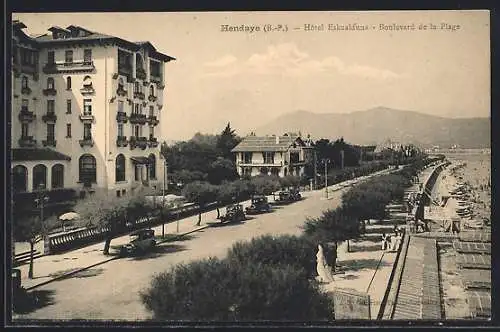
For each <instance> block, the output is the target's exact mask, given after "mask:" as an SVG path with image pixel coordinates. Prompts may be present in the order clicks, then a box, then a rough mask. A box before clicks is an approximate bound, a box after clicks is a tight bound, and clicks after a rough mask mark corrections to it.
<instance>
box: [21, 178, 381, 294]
mask: <svg viewBox="0 0 500 332" xmlns="http://www.w3.org/2000/svg"><path fill="white" fill-rule="evenodd" d="M390 171H391V170H383V171H380V172H377V173H373V174H372V175H371V176H365V177H360V178H358V179H356V180H349V181H345V182H343V183H339V184H335V185H332V186H328V192H329V193H333V192H334V191H337V190H340V189H342V188H345V187H348V186H351V185H353V184H355V183H357V182H358V181H363V180H365V179H368V178H369V177H372V176H376V175H380V174H384V173H389V172H390ZM320 195H324V188H323V189H318V190H313V191H306V192H303V196H304V197H314V196H320ZM268 199H269V201H270V202H273V201H274V199H273V196H272V195H270V196H268ZM241 204H242V205H243V208H245V207H247V206H250V201H249V200H247V201H244V202H242V203H241ZM219 210H220V213H221V214H224V213H225V208H220V209H219ZM197 221H198V215H194V216H191V217H187V218H184V219H180V220H178V221H173V222H169V223H166V224H165V235H166V239H169V238H170V241H172V240H174V239H172V235H177V234H178V235H182V234H187V233H191V232H196V231H199V230H202V229H204V228H207V227H209V226H210V224H211V223H216V222H218V220H217V210H216V209H214V210H212V211H208V212H205V213H203V215H202V222H201V224H200V226H196V222H197ZM152 229H154V231H155V236H156V237H157V240H158V242H159V245H161V235H162V225H159V226H155V227H152ZM129 241H130V237H129V235H124V236H120V237H118V238H115V239H113V240H112V241H111V245H110V250H109V254H110V255H108V256H105V255H104V254H103V253H102V251H103V249H104V242H100V243H96V244H92V245H89V246H86V247H83V248H80V249H76V250H73V251H69V252H66V253H61V254H55V255H46V256H42V257H40V258H37V259H35V260H34V264H33V266H34V268H33V270H34V279H29V278H28V271H29V264H24V265H21V266H19V267H17V268H18V269H20V270H21V284H22V286H23V287H24V288H26V289H32V288H34V287H38V286H41V285H43V284H46V283H48V282H51V281H53V280H55V279H60V278H63V277H64V276H67V275H69V274H74V273H77V272H79V271H82V270H85V269H87V268H91V267H93V266H96V265H100V264H103V263H106V262H108V261H111V260H114V259H117V257H118V256H117V254H118V250H119V247H120V246H122V245H124V244H126V243H128V242H129Z"/></svg>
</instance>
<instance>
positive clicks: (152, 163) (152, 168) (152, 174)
mask: <svg viewBox="0 0 500 332" xmlns="http://www.w3.org/2000/svg"><path fill="white" fill-rule="evenodd" d="M149 178H150V179H156V157H155V155H154V154H150V155H149Z"/></svg>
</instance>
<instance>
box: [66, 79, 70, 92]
mask: <svg viewBox="0 0 500 332" xmlns="http://www.w3.org/2000/svg"><path fill="white" fill-rule="evenodd" d="M66 90H71V77H69V76H68V77H66Z"/></svg>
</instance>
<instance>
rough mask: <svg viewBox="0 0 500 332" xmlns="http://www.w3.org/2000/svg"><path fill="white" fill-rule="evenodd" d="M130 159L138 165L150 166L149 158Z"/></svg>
mask: <svg viewBox="0 0 500 332" xmlns="http://www.w3.org/2000/svg"><path fill="white" fill-rule="evenodd" d="M130 159H131V160H132V161H133V162H134V163H136V164H149V158H148V157H130Z"/></svg>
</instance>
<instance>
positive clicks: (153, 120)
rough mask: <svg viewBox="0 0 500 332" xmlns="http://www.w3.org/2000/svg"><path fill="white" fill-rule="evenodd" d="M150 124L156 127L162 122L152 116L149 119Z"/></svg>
mask: <svg viewBox="0 0 500 332" xmlns="http://www.w3.org/2000/svg"><path fill="white" fill-rule="evenodd" d="M148 122H149V125H150V126H156V125H157V124H159V123H160V120H158V118H157V117H156V115H150V116H149V117H148Z"/></svg>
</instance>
